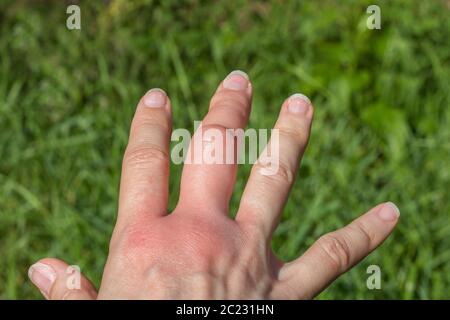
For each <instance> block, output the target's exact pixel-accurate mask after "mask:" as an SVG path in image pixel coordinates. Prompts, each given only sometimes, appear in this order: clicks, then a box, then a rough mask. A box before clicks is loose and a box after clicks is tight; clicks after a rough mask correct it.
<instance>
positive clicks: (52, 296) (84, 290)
mask: <svg viewBox="0 0 450 320" xmlns="http://www.w3.org/2000/svg"><path fill="white" fill-rule="evenodd" d="M28 277H29V278H30V280H31V282H33V284H34V285H35V286H36V287H37V288H38V289H39V290H40V291H41V293H42V294H43V295H44V297H45V298H46V299H47V300H93V299H96V298H97V292H96V290H95V288H94V286H93V285H92V283H91V282H90V281H89V280H88V279H87V278H86V277H85V276H83V275H82V274H81V272H80V269H79V267H77V266H69V265H68V264H67V263H65V262H64V261H62V260H59V259H54V258H45V259H42V260H40V261H38V262H37V263H35V264H33V265H32V266H31V267H30V269H29V270H28Z"/></svg>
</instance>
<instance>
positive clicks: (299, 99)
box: [30, 71, 399, 299]
mask: <svg viewBox="0 0 450 320" xmlns="http://www.w3.org/2000/svg"><path fill="white" fill-rule="evenodd" d="M251 99H252V86H251V83H250V81H249V80H248V77H247V75H246V74H244V73H243V72H239V71H236V72H232V73H231V74H230V75H228V77H227V78H226V79H225V80H224V81H223V82H222V83H221V84H220V85H219V88H218V89H217V91H216V92H215V94H214V96H213V98H212V100H211V104H210V108H209V112H208V114H207V115H206V116H205V118H204V119H203V122H202V129H203V130H202V132H203V134H204V133H205V131H207V130H208V129H210V128H215V129H218V130H220V132H222V133H223V134H224V136H226V135H225V129H226V128H244V127H245V126H246V124H247V121H248V118H249V114H250V105H251ZM312 118H313V107H312V105H311V103H310V102H309V100H308V98H306V97H305V96H303V95H300V94H296V95H293V96H291V97H290V98H288V99H287V100H286V101H285V102H284V103H283V105H282V107H281V111H280V115H279V118H278V121H277V123H276V125H275V128H277V129H278V130H279V154H278V158H277V159H275V160H276V161H278V164H279V168H278V171H277V172H276V174H273V175H267V174H264V170H263V169H264V167H265V164H264V162H257V163H256V164H255V165H254V166H253V169H252V172H251V175H250V178H249V180H248V183H247V186H246V188H245V190H244V193H243V195H242V199H241V202H240V206H239V210H238V212H237V215H236V218H235V219H231V218H230V216H229V210H228V202H229V200H230V197H231V194H232V190H233V186H234V182H235V175H236V170H237V165H236V164H185V166H184V169H183V174H182V179H181V188H180V198H179V202H178V205H177V207H176V209H175V210H174V211H173V212H172V213H171V214H167V202H168V181H169V139H170V133H171V105H170V100H169V98H168V97H167V96H166V94H165V93H164V92H163V91H162V90H159V89H153V90H150V91H149V92H148V93H147V94H146V95H145V96H144V97H143V98H142V99H141V101H140V102H139V104H138V106H137V110H136V114H135V116H134V119H133V122H132V125H131V132H130V138H129V144H128V147H127V149H126V152H125V156H124V160H123V168H122V178H121V185H120V197H119V210H118V211H119V213H118V218H117V222H116V226H115V229H114V232H113V236H112V239H111V243H110V252H109V256H108V260H107V263H106V266H105V269H104V273H103V279H102V283H101V286H100V289H99V292H98V296H97V294H96V291H95V289H94V287H93V286H92V284H91V283H90V282H89V281H88V280H87V279H86V278H84V277H82V279H81V282H80V288H79V289H71V288H68V286H67V280H68V273H67V272H66V268H67V264H66V263H65V262H62V261H61V260H56V259H50V258H48V259H42V260H41V261H39V262H38V263H37V264H35V265H33V266H32V267H31V268H30V278H31V280H32V281H33V283H34V284H35V285H36V286H37V287H38V288H39V289H40V290H41V292H42V293H43V294H44V296H45V297H46V298H47V299H95V298H99V299H260V298H263V299H266V298H269V299H272V298H274V299H285V298H287V299H304V298H313V297H314V296H316V295H317V294H318V293H319V292H320V291H322V290H323V289H324V288H326V287H327V286H328V285H329V284H330V283H331V282H332V281H333V280H334V279H336V278H337V277H338V276H339V275H341V274H342V273H344V272H346V271H347V270H348V269H349V268H351V267H352V266H353V265H355V264H356V263H357V262H358V261H360V260H361V259H363V258H364V257H365V256H367V255H368V254H369V253H370V252H371V251H372V250H374V249H375V248H376V247H377V246H379V245H380V244H381V243H382V242H383V241H384V240H385V239H386V238H387V237H388V235H389V234H390V233H391V232H392V230H393V228H394V227H395V225H396V224H397V221H398V217H399V211H398V209H397V208H396V207H395V205H393V204H392V203H384V204H380V205H378V206H376V207H375V208H373V209H371V210H370V211H369V212H367V213H366V214H364V215H362V216H360V217H359V218H357V219H356V220H355V221H353V222H352V223H351V224H349V225H348V226H346V227H344V228H342V229H339V230H337V231H334V232H331V233H328V234H326V235H324V236H322V237H321V238H320V239H319V240H317V242H316V243H315V244H313V245H312V246H311V248H309V249H308V250H307V251H306V252H305V253H304V254H303V255H302V256H301V257H299V258H298V259H296V260H294V261H291V262H288V263H285V262H282V261H280V260H279V259H277V258H276V257H275V255H274V253H273V252H272V249H271V246H270V243H271V237H272V233H273V231H274V229H275V227H276V226H277V224H278V220H279V218H280V215H281V212H282V210H283V206H284V204H285V203H286V200H287V198H288V193H289V191H290V189H291V186H292V183H293V182H294V180H295V176H296V170H297V167H298V164H299V162H300V159H301V157H302V155H303V152H304V150H305V147H306V145H307V142H308V138H309V133H310V128H311V121H312ZM198 132H199V131H197V133H196V134H194V136H193V140H192V143H194V145H195V141H199V142H200V143H201V145H203V144H208V141H205V138H204V136H202V135H200V134H198ZM192 143H191V149H190V153H189V154H190V155H191V154H192V150H193V148H194V147H193V144H192ZM349 178H350V177H349Z"/></svg>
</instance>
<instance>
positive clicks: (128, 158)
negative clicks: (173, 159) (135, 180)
mask: <svg viewBox="0 0 450 320" xmlns="http://www.w3.org/2000/svg"><path fill="white" fill-rule="evenodd" d="M168 161H169V155H168V153H167V152H166V151H165V150H163V149H162V148H160V147H158V146H156V145H145V146H139V147H131V148H130V147H129V148H127V150H126V151H125V155H124V158H123V166H124V167H131V168H144V169H145V168H148V167H149V166H152V165H155V164H156V165H158V164H159V165H164V166H165V165H166V163H167V162H168Z"/></svg>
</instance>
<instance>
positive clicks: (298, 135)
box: [277, 127, 307, 144]
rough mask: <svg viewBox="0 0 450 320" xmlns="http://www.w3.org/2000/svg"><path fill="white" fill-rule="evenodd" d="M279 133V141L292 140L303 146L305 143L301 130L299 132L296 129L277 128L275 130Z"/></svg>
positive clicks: (304, 135) (304, 136)
mask: <svg viewBox="0 0 450 320" xmlns="http://www.w3.org/2000/svg"><path fill="white" fill-rule="evenodd" d="M277 129H278V130H279V133H280V139H285V138H287V139H290V140H294V141H296V142H297V143H301V144H304V143H306V139H307V135H306V134H304V132H303V130H299V129H296V128H289V127H278V128H277Z"/></svg>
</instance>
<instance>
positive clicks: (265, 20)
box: [0, 0, 450, 299]
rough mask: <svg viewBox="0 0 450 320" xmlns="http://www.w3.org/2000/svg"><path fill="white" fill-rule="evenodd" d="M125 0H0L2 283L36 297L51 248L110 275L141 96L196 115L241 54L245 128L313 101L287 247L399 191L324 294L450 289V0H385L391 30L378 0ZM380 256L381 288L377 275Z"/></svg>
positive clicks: (441, 293)
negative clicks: (72, 9)
mask: <svg viewBox="0 0 450 320" xmlns="http://www.w3.org/2000/svg"><path fill="white" fill-rule="evenodd" d="M128 2H129V1H124V0H116V1H95V2H94V1H80V6H81V10H82V11H81V13H82V30H81V31H68V30H67V29H66V27H65V20H66V17H67V15H66V13H65V10H66V4H64V2H63V1H56V0H55V1H33V2H31V1H2V2H1V4H0V50H1V51H0V52H1V56H0V159H1V162H0V195H1V201H0V298H6V299H14V298H37V297H39V296H40V294H39V293H38V291H37V290H36V289H34V288H33V287H32V285H31V284H30V282H29V281H28V280H27V276H26V273H27V268H28V266H29V265H30V264H31V263H33V262H34V261H36V260H37V259H39V258H42V257H46V256H56V257H59V258H62V259H64V260H66V261H68V262H69V263H72V264H78V265H80V266H81V268H82V270H83V271H84V272H85V273H86V274H87V275H88V276H89V277H90V278H91V279H93V281H94V282H95V283H96V284H97V285H98V283H99V281H100V278H101V272H102V268H103V265H104V263H105V259H106V254H107V246H108V241H109V238H110V235H111V231H112V227H113V224H114V221H115V215H116V209H117V192H118V181H119V176H120V166H121V158H122V153H123V151H124V148H125V146H126V142H127V131H128V129H129V125H130V120H131V118H132V115H133V112H134V107H135V105H136V102H137V101H138V99H139V98H140V96H141V95H142V94H143V93H144V92H145V91H146V90H148V89H149V88H151V87H162V88H165V89H166V90H167V91H168V93H169V94H170V96H171V98H172V104H173V109H174V111H173V113H174V128H180V127H183V128H188V129H190V130H192V126H193V121H194V120H199V119H201V118H202V116H203V115H204V114H205V112H206V110H207V105H208V101H209V98H210V96H211V94H212V93H213V91H214V89H215V86H216V84H217V83H218V82H219V81H220V80H221V79H222V78H223V77H224V76H225V75H226V74H227V73H228V72H229V71H230V70H233V69H237V68H239V69H242V70H245V71H247V72H248V73H249V74H250V77H251V78H252V81H253V85H254V92H255V97H254V106H253V113H252V116H251V121H250V126H251V127H254V128H271V127H272V126H273V124H274V121H275V120H276V117H277V113H278V109H279V106H280V104H281V102H282V100H283V99H284V97H286V96H287V95H289V94H291V93H293V92H298V91H300V92H303V93H305V94H307V95H309V96H310V97H312V100H313V101H314V103H315V106H316V118H315V124H314V128H313V132H312V137H311V142H310V145H309V148H308V151H307V152H306V154H305V158H304V161H303V164H302V168H301V170H300V172H299V175H298V178H297V181H296V185H295V187H294V189H293V191H292V194H291V197H290V200H289V203H288V205H287V207H286V210H285V212H284V215H283V219H282V221H281V224H280V226H279V228H278V229H277V232H276V236H275V238H274V242H273V243H274V248H275V250H276V252H277V253H278V254H279V255H280V256H281V257H282V258H284V259H292V258H294V257H296V256H297V255H298V254H300V253H301V252H302V251H304V250H305V249H306V248H307V247H308V246H309V245H310V244H311V243H312V242H313V241H314V240H315V239H316V238H317V237H319V235H321V234H322V233H325V232H327V231H331V230H333V229H335V228H337V227H340V226H342V225H343V224H344V223H346V222H349V221H350V220H352V219H353V218H355V217H356V216H358V215H359V214H360V213H362V212H364V211H365V210H367V209H368V208H370V207H372V206H373V205H375V204H377V203H379V202H382V201H385V200H392V201H394V202H395V203H397V204H398V206H399V207H400V209H401V211H402V217H401V221H400V224H399V225H398V228H397V229H396V230H395V232H394V234H393V235H392V237H391V238H389V240H388V241H386V243H385V244H384V245H383V246H382V247H381V248H379V249H378V250H377V251H376V252H375V253H373V254H372V255H371V256H370V257H369V258H367V259H365V260H364V261H363V262H362V263H361V264H360V265H359V266H358V267H356V268H354V269H353V270H352V271H351V272H349V273H348V274H346V275H345V276H343V277H341V278H340V279H339V280H338V281H336V282H335V283H334V284H333V285H332V286H331V287H330V288H329V289H328V290H326V291H325V292H324V293H323V294H322V295H321V296H320V298H344V299H346V298H368V299H381V298H386V299H391V298H398V299H412V298H428V299H430V298H431V299H433V298H449V297H450V262H449V261H450V200H449V191H450V170H449V168H450V97H449V89H450V45H449V39H450V19H448V17H449V14H450V12H449V11H450V9H449V5H448V2H447V1H438V0H436V1H419V0H417V1H409V0H396V1H377V2H376V3H377V4H378V5H379V6H380V7H381V14H382V29H381V30H368V29H366V27H365V24H366V18H367V16H368V15H367V14H366V13H365V9H366V8H367V6H368V5H369V4H373V3H374V2H373V1H332V0H327V1H320V3H319V1H302V2H301V3H300V1H285V2H283V3H284V4H283V5H281V4H280V3H281V1H275V0H273V1H208V2H206V1H195V0H191V1H184V2H183V3H182V4H181V2H180V1H175V0H171V1H166V0H165V1H160V2H162V4H161V3H159V1H158V2H156V1H145V0H141V1H134V2H132V3H133V4H129V3H128ZM94 3H95V4H94ZM172 169H173V170H172V173H171V174H172V176H171V196H170V205H171V208H173V206H174V205H175V203H176V199H177V196H178V183H179V175H180V169H181V167H180V166H173V168H172ZM248 171H249V166H244V167H242V168H241V171H240V174H239V178H238V181H237V184H236V190H235V191H236V192H235V196H234V198H233V203H232V208H234V209H235V208H236V206H237V203H238V201H239V197H240V194H241V191H242V188H243V186H244V184H245V181H246V178H247V175H248ZM371 264H377V265H379V266H380V267H381V271H382V290H373V291H371V290H368V289H367V288H366V279H367V276H368V275H367V274H366V268H367V267H368V266H369V265H371Z"/></svg>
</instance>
